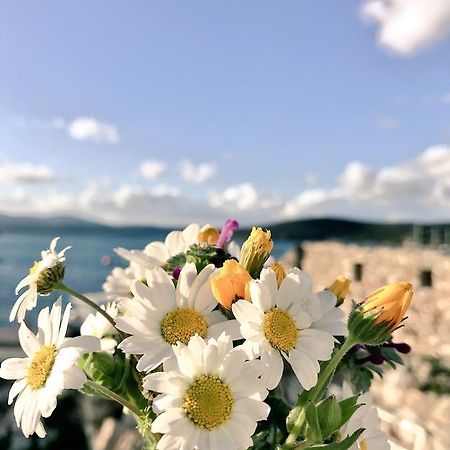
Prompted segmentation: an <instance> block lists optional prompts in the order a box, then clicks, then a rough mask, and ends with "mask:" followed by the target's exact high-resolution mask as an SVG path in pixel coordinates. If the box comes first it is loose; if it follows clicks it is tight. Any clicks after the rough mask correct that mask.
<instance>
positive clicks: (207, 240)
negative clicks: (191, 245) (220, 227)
mask: <svg viewBox="0 0 450 450" xmlns="http://www.w3.org/2000/svg"><path fill="white" fill-rule="evenodd" d="M217 239H219V232H218V231H217V230H216V229H215V228H214V227H212V226H211V225H205V226H204V227H203V228H202V229H201V230H200V233H199V234H198V242H200V243H201V244H209V245H216V242H217Z"/></svg>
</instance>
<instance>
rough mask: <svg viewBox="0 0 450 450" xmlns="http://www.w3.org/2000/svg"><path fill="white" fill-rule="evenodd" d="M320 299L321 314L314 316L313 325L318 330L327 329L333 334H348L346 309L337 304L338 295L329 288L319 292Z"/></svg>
mask: <svg viewBox="0 0 450 450" xmlns="http://www.w3.org/2000/svg"><path fill="white" fill-rule="evenodd" d="M317 297H318V299H319V308H320V316H319V318H318V319H317V318H313V325H312V327H313V328H314V329H316V330H323V331H326V332H328V333H330V334H332V335H333V336H347V334H348V329H347V324H346V323H345V322H344V319H345V313H344V311H343V310H342V309H341V308H339V307H337V306H336V301H337V298H336V296H335V295H334V294H333V293H332V292H330V291H327V290H324V291H320V292H317Z"/></svg>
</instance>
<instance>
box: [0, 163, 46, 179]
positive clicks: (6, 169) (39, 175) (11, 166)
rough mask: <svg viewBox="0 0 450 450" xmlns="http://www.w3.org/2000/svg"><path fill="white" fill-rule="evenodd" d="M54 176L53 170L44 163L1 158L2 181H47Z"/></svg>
mask: <svg viewBox="0 0 450 450" xmlns="http://www.w3.org/2000/svg"><path fill="white" fill-rule="evenodd" d="M53 178H54V174H53V171H52V170H51V169H50V167H48V166H46V165H44V164H31V163H13V162H10V161H6V160H3V161H2V160H0V183H18V184H19V183H24V184H26V183H47V182H49V181H52V180H53Z"/></svg>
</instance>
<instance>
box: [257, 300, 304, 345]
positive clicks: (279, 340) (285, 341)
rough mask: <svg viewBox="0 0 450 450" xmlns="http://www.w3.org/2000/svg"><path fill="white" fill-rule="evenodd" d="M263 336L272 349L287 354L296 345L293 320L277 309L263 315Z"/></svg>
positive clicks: (296, 334)
mask: <svg viewBox="0 0 450 450" xmlns="http://www.w3.org/2000/svg"><path fill="white" fill-rule="evenodd" d="M263 330H264V335H265V336H266V338H267V340H268V341H269V342H270V345H272V347H273V348H276V349H277V350H281V351H283V352H289V351H290V350H292V349H293V348H294V347H295V344H297V337H298V329H297V325H296V323H295V321H294V319H293V318H292V317H291V316H290V315H289V314H288V313H287V312H286V311H283V310H282V309H279V308H277V307H275V308H272V309H269V310H268V311H266V313H265V315H264V323H263Z"/></svg>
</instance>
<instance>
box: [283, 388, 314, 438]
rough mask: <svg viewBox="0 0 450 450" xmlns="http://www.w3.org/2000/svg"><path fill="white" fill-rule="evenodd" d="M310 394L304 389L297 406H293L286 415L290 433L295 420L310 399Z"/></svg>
mask: <svg viewBox="0 0 450 450" xmlns="http://www.w3.org/2000/svg"><path fill="white" fill-rule="evenodd" d="M308 395H309V391H303V392H302V393H301V394H300V396H299V397H298V400H297V406H295V407H294V408H292V409H291V412H290V413H289V414H288V416H287V417H286V428H287V430H288V432H289V433H290V432H291V430H292V427H293V426H294V424H295V422H296V421H297V419H298V417H299V416H300V413H301V412H302V410H303V407H304V405H305V404H306V402H307V401H308Z"/></svg>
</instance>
